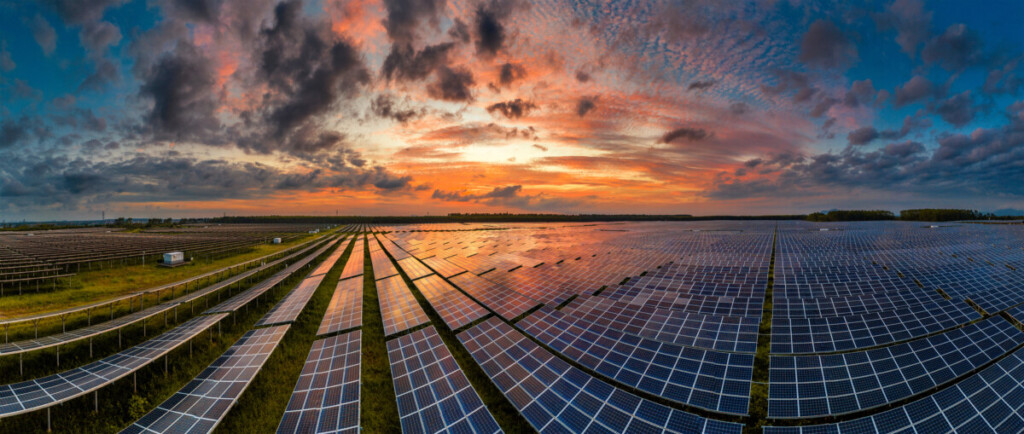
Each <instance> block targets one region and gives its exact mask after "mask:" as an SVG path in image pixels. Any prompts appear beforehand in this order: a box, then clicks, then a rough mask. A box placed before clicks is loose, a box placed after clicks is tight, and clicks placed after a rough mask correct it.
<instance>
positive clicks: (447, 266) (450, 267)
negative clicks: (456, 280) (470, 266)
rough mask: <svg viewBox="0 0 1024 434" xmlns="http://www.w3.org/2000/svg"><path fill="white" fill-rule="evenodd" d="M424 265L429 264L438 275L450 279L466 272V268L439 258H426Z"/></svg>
mask: <svg viewBox="0 0 1024 434" xmlns="http://www.w3.org/2000/svg"><path fill="white" fill-rule="evenodd" d="M423 263H424V264H427V266H428V267H430V268H431V269H432V270H434V271H436V272H437V274H440V275H442V276H444V277H448V278H451V277H452V276H455V275H458V274H461V273H465V272H466V270H465V269H464V268H462V267H460V266H458V265H455V264H453V263H451V262H448V261H445V260H444V259H441V258H440V257H437V256H434V257H430V258H425V259H423Z"/></svg>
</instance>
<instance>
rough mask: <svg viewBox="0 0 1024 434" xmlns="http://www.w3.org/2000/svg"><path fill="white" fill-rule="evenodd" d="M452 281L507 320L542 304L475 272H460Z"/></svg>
mask: <svg viewBox="0 0 1024 434" xmlns="http://www.w3.org/2000/svg"><path fill="white" fill-rule="evenodd" d="M451 281H452V283H454V284H455V285H458V287H459V288H462V290H463V291H466V293H467V294H469V295H471V296H473V298H474V299H476V300H479V301H480V302H481V303H483V304H484V305H485V306H487V307H488V308H490V309H491V310H493V311H495V312H496V313H497V314H498V315H501V317H502V318H505V319H507V320H512V319H514V318H516V317H518V316H520V315H522V314H524V313H526V312H527V311H529V310H530V309H532V308H534V307H536V306H538V305H539V304H540V302H538V301H537V300H534V299H532V298H530V297H527V296H525V295H523V294H520V293H518V292H516V291H514V290H512V289H511V288H508V287H506V286H504V285H501V284H499V283H495V282H492V281H490V280H487V279H484V278H483V277H480V276H477V275H475V274H473V273H463V274H460V275H458V276H455V277H453V278H451Z"/></svg>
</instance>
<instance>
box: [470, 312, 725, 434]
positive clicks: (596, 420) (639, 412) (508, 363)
mask: <svg viewBox="0 0 1024 434" xmlns="http://www.w3.org/2000/svg"><path fill="white" fill-rule="evenodd" d="M459 340H460V341H462V344H463V345H465V347H466V349H467V350H469V352H470V354H472V356H473V359H475V360H476V361H477V363H478V364H480V366H481V367H482V368H483V370H484V372H485V373H487V376H489V377H490V378H491V381H493V382H494V384H495V385H497V386H498V389H500V390H501V392H502V393H503V394H504V395H505V396H506V397H507V398H508V399H509V401H511V402H512V405H514V406H515V407H516V409H517V410H519V412H520V413H522V415H523V417H525V418H526V420H527V421H529V422H530V424H531V425H532V426H533V428H534V429H536V430H537V431H540V432H542V433H556V432H577V433H582V432H604V433H615V432H670V433H696V432H703V433H740V432H742V429H743V425H741V424H738V423H733V422H723V421H718V420H713V419H706V418H704V417H701V416H697V415H695V414H692V413H687V412H684V411H681V410H677V409H673V408H670V407H666V406H664V405H661V404H658V403H655V402H652V401H650V400H647V399H644V398H641V397H639V396H636V395H634V394H632V393H629V392H626V391H624V390H622V389H618V388H616V387H614V386H612V385H610V384H608V383H605V382H604V381H601V380H598V379H596V378H594V377H592V376H590V375H589V374H587V373H586V372H583V371H581V370H579V369H577V368H575V367H573V366H572V365H569V364H568V363H566V362H565V361H564V360H562V359H559V358H558V357H555V356H554V355H552V354H551V353H549V352H548V351H546V350H544V349H543V348H541V347H540V346H539V345H537V344H536V343H534V342H533V341H531V340H529V339H527V338H526V337H525V336H523V335H522V334H520V333H519V332H517V331H515V330H514V329H512V327H510V326H509V325H507V324H505V323H504V322H502V321H501V320H500V319H498V318H491V319H489V320H487V321H484V322H482V323H480V324H478V325H476V326H474V327H472V328H470V329H469V330H466V331H465V332H462V333H460V334H459Z"/></svg>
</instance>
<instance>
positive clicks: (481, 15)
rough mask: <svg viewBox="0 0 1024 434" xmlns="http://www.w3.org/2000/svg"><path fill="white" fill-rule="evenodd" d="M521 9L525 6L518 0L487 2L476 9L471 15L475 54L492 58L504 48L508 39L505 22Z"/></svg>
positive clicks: (490, 0)
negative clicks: (474, 36)
mask: <svg viewBox="0 0 1024 434" xmlns="http://www.w3.org/2000/svg"><path fill="white" fill-rule="evenodd" d="M521 7H526V4H521V3H520V2H519V0H489V1H487V2H485V3H482V4H480V6H479V7H477V9H476V12H475V14H474V15H473V18H474V21H473V27H474V30H476V52H477V54H479V55H482V56H484V57H492V56H494V55H495V54H498V52H499V51H501V50H502V49H504V48H505V45H506V42H507V41H506V39H507V38H509V30H508V29H507V28H506V23H505V20H506V19H508V17H509V16H511V15H512V13H513V12H515V11H516V10H517V9H519V8H521Z"/></svg>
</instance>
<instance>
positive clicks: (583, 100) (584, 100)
mask: <svg viewBox="0 0 1024 434" xmlns="http://www.w3.org/2000/svg"><path fill="white" fill-rule="evenodd" d="M596 108H597V97H596V96H584V97H580V100H579V101H577V102H576V115H577V116H579V117H581V118H582V117H584V116H586V115H587V113H590V112H591V111H592V110H594V109H596Z"/></svg>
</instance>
